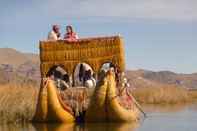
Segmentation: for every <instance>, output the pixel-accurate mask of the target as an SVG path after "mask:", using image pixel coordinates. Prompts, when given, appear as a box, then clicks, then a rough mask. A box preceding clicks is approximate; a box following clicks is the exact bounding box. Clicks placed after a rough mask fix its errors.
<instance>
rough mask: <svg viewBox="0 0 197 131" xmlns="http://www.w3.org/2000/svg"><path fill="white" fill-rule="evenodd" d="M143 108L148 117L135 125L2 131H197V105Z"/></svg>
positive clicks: (6, 128)
mask: <svg viewBox="0 0 197 131" xmlns="http://www.w3.org/2000/svg"><path fill="white" fill-rule="evenodd" d="M143 108H144V110H145V111H146V112H147V115H148V117H147V118H146V119H142V120H141V121H140V122H139V123H133V124H130V123H99V124H82V125H76V124H15V125H14V124H9V125H0V131H197V103H195V104H190V105H176V106H153V105H152V106H151V105H149V106H147V105H146V106H143Z"/></svg>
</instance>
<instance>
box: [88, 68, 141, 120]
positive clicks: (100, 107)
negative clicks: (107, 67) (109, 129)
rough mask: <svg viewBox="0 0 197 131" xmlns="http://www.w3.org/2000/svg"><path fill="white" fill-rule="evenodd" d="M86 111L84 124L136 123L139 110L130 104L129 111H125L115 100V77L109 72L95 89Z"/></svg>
mask: <svg viewBox="0 0 197 131" xmlns="http://www.w3.org/2000/svg"><path fill="white" fill-rule="evenodd" d="M96 88H97V89H96V90H95V92H94V95H93V97H92V99H91V102H90V105H89V108H88V109H87V112H86V116H85V120H86V122H132V121H135V122H137V121H138V120H139V110H138V109H137V107H136V106H135V104H134V103H132V108H131V109H126V108H124V107H123V106H121V105H120V103H119V101H118V100H117V98H118V97H117V93H116V82H115V75H114V74H113V73H112V72H111V73H108V74H107V76H105V78H104V79H103V80H102V81H101V82H100V84H99V85H98V86H97V87H96Z"/></svg>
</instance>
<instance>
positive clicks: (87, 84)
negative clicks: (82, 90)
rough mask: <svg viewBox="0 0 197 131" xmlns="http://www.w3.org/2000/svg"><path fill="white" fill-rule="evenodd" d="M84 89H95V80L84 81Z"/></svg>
mask: <svg viewBox="0 0 197 131" xmlns="http://www.w3.org/2000/svg"><path fill="white" fill-rule="evenodd" d="M85 87H87V88H94V87H96V80H95V79H94V78H91V79H89V80H86V82H85Z"/></svg>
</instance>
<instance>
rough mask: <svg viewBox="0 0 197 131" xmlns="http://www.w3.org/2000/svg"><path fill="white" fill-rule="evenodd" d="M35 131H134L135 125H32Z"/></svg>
mask: <svg viewBox="0 0 197 131" xmlns="http://www.w3.org/2000/svg"><path fill="white" fill-rule="evenodd" d="M33 125H34V127H35V131H134V130H135V128H136V127H137V126H138V124H137V123H89V124H33Z"/></svg>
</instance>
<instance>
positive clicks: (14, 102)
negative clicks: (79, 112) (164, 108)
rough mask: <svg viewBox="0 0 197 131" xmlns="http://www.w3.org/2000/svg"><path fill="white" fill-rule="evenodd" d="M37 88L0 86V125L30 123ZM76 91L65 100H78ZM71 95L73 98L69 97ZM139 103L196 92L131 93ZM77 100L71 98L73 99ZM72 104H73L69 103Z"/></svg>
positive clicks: (179, 99)
mask: <svg viewBox="0 0 197 131" xmlns="http://www.w3.org/2000/svg"><path fill="white" fill-rule="evenodd" d="M38 92H39V87H38V86H33V85H26V84H22V85H16V84H7V85H0V123H18V122H27V121H31V120H32V118H33V115H34V113H35V109H36V103H37V98H38ZM75 92H78V91H76V89H74V90H73V91H72V89H69V90H68V91H66V93H64V95H65V96H66V98H67V99H69V98H71V97H72V99H74V100H80V98H81V97H79V96H82V97H83V93H82V94H81V95H76V94H75ZM79 92H80V91H79ZM92 93H93V90H86V94H85V97H86V98H87V97H90V96H91V94H92ZM72 94H73V96H71V95H72ZM132 94H133V95H134V96H135V98H136V100H137V101H139V103H145V104H176V103H186V102H190V101H192V100H193V99H197V91H187V90H186V89H183V88H179V87H172V86H170V87H158V88H155V87H150V88H139V89H136V90H133V91H132ZM75 96H76V97H77V98H73V97H75ZM71 104H74V103H71Z"/></svg>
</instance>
